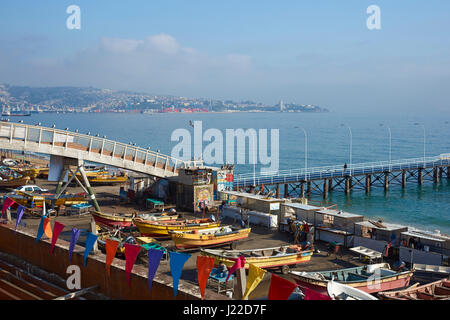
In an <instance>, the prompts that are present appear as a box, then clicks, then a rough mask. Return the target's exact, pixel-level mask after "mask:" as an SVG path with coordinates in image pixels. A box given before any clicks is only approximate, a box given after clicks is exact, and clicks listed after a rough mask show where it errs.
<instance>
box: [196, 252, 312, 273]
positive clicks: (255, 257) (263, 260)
mask: <svg viewBox="0 0 450 320" xmlns="http://www.w3.org/2000/svg"><path fill="white" fill-rule="evenodd" d="M201 254H202V255H204V256H209V257H213V258H214V259H215V260H214V263H215V264H219V262H220V261H222V262H223V263H224V264H225V265H226V266H227V267H228V268H230V267H232V266H233V264H234V262H235V260H236V259H237V258H238V257H239V256H243V257H244V258H245V269H248V268H249V267H250V264H254V265H255V266H257V267H259V268H263V269H270V268H279V269H281V271H282V272H283V273H284V274H287V273H288V272H289V266H294V265H296V264H299V263H305V262H308V261H310V260H311V256H312V255H313V250H310V249H307V250H304V249H303V248H302V247H301V246H300V245H286V246H280V247H273V248H262V249H249V250H220V249H201Z"/></svg>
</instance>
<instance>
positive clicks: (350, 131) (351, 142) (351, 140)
mask: <svg viewBox="0 0 450 320" xmlns="http://www.w3.org/2000/svg"><path fill="white" fill-rule="evenodd" d="M341 127H347V129H348V132H349V133H350V166H349V169H350V176H351V175H352V144H353V136H352V129H350V127H349V126H348V125H346V124H341Z"/></svg>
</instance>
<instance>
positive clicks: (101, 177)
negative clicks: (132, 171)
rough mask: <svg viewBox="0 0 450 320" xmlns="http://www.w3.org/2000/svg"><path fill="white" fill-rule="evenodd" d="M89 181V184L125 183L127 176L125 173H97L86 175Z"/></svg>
mask: <svg viewBox="0 0 450 320" xmlns="http://www.w3.org/2000/svg"><path fill="white" fill-rule="evenodd" d="M88 180H89V183H90V184H91V185H108V184H119V183H126V182H127V180H128V176H127V175H126V174H125V175H123V176H115V175H110V174H98V175H93V176H88Z"/></svg>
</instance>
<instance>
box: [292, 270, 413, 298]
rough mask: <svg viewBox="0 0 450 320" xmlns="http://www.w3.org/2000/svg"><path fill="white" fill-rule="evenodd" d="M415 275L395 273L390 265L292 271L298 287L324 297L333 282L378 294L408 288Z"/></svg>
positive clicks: (403, 272)
mask: <svg viewBox="0 0 450 320" xmlns="http://www.w3.org/2000/svg"><path fill="white" fill-rule="evenodd" d="M413 273H414V272H413V271H411V270H406V271H394V270H392V269H391V268H390V266H389V264H388V263H378V264H370V265H366V266H360V267H354V268H347V269H338V270H331V271H320V272H299V271H290V274H291V275H292V278H293V279H294V280H295V282H296V283H297V284H298V285H300V286H301V287H306V288H308V289H311V290H313V291H315V292H318V293H320V294H323V295H328V291H327V285H328V282H329V281H331V280H334V281H336V282H338V283H342V284H345V285H347V286H350V287H353V288H356V289H359V290H362V291H364V292H367V293H377V292H381V291H387V290H394V289H399V288H404V287H407V286H408V285H409V282H410V280H411V277H412V275H413Z"/></svg>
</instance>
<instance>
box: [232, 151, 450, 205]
mask: <svg viewBox="0 0 450 320" xmlns="http://www.w3.org/2000/svg"><path fill="white" fill-rule="evenodd" d="M443 178H445V179H450V154H441V155H439V156H436V157H427V158H415V159H403V160H396V161H391V162H371V163H361V164H354V165H352V166H351V167H348V168H347V167H346V168H344V166H330V167H319V168H309V169H299V170H285V171H279V172H274V173H265V174H259V175H254V174H241V175H236V176H235V181H234V188H235V190H237V189H242V188H243V189H248V188H253V189H254V188H259V189H260V190H261V191H265V190H271V189H273V188H274V187H275V190H276V192H275V194H276V197H280V193H281V192H280V191H281V190H280V189H281V187H283V189H284V192H283V195H284V197H285V198H286V197H310V196H311V194H312V193H315V194H317V193H320V194H322V195H323V198H324V199H326V198H328V195H329V193H330V192H333V191H337V190H341V191H344V192H345V193H346V194H350V193H351V192H352V191H354V190H364V191H365V192H366V193H370V191H371V190H372V188H375V187H382V188H384V190H385V191H388V190H389V188H390V187H391V186H392V185H400V186H401V187H402V188H406V186H407V183H411V182H412V183H416V184H418V185H422V184H423V183H424V182H433V183H435V184H437V183H439V181H440V180H442V179H443Z"/></svg>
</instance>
